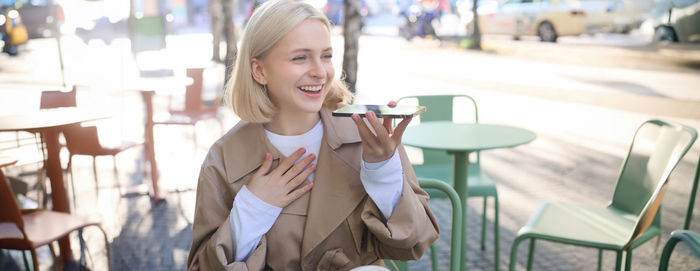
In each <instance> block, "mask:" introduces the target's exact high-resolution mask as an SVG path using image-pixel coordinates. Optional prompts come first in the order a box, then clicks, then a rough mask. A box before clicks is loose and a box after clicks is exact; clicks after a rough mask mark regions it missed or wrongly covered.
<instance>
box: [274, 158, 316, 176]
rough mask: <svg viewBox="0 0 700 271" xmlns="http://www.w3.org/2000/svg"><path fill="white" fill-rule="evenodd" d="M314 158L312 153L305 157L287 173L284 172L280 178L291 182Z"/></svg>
mask: <svg viewBox="0 0 700 271" xmlns="http://www.w3.org/2000/svg"><path fill="white" fill-rule="evenodd" d="M315 158H316V155H315V154H313V153H312V154H309V155H307V156H306V157H304V159H301V161H299V163H297V164H296V165H294V166H293V167H292V168H290V169H289V170H288V171H287V172H285V173H284V174H283V175H282V177H285V178H287V179H289V180H291V179H292V178H294V177H295V176H297V175H299V173H301V172H302V171H303V170H304V168H306V167H307V166H308V165H309V164H311V162H313V161H314V159H315Z"/></svg>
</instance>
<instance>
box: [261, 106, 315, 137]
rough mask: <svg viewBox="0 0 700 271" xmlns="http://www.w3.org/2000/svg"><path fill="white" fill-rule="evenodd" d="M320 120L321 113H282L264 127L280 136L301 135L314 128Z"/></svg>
mask: <svg viewBox="0 0 700 271" xmlns="http://www.w3.org/2000/svg"><path fill="white" fill-rule="evenodd" d="M320 119H321V116H320V115H319V113H311V114H308V113H303V114H287V113H281V112H280V113H277V115H275V117H273V118H272V121H270V122H268V123H265V124H264V125H263V126H264V127H265V129H266V130H268V131H270V132H273V133H275V134H278V135H285V136H292V135H301V134H304V133H306V132H308V131H309V130H311V128H314V126H315V125H316V123H318V121H319V120H320Z"/></svg>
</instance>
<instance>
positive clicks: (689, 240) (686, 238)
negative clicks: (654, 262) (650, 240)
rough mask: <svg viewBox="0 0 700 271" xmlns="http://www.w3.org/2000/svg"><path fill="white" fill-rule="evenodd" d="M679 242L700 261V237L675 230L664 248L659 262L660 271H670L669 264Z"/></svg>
mask: <svg viewBox="0 0 700 271" xmlns="http://www.w3.org/2000/svg"><path fill="white" fill-rule="evenodd" d="M678 242H682V243H683V244H684V245H685V246H686V247H687V248H688V250H690V252H692V253H693V255H695V257H697V258H698V259H700V235H698V234H697V233H695V232H692V231H689V230H675V231H673V232H672V233H671V238H669V240H668V242H666V245H665V246H664V251H663V252H662V253H661V260H660V261H659V271H666V270H668V263H669V260H670V258H671V253H673V249H674V248H675V247H676V245H677V244H678Z"/></svg>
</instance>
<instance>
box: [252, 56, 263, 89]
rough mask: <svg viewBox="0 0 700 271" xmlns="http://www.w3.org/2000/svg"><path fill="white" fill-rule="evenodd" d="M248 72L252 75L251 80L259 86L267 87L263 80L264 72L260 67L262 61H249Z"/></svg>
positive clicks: (254, 59) (255, 59)
mask: <svg viewBox="0 0 700 271" xmlns="http://www.w3.org/2000/svg"><path fill="white" fill-rule="evenodd" d="M250 71H251V73H252V74H253V79H254V80H255V81H256V82H258V84H261V85H267V80H266V79H265V70H264V69H263V66H262V61H260V59H257V58H253V60H251V61H250Z"/></svg>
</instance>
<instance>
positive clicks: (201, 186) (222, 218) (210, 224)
mask: <svg viewBox="0 0 700 271" xmlns="http://www.w3.org/2000/svg"><path fill="white" fill-rule="evenodd" d="M221 172H222V171H220V170H218V169H217V167H216V166H213V165H207V163H206V162H205V165H204V166H203V167H202V170H201V172H200V175H199V183H198V185H197V201H196V205H195V213H194V223H193V225H192V246H191V248H190V254H189V257H188V259H187V265H188V270H236V271H239V270H240V271H244V270H262V269H263V268H264V267H265V254H266V251H267V248H266V244H267V241H266V238H265V236H263V238H262V239H261V240H260V243H259V244H258V246H257V247H256V248H255V250H254V251H253V253H252V254H251V255H250V256H249V257H248V259H247V260H246V261H245V262H234V255H233V254H234V252H233V240H232V238H231V230H230V225H229V219H228V216H229V214H230V211H231V207H232V205H233V199H234V198H235V192H234V191H232V189H231V188H229V187H228V186H227V183H226V180H225V178H224V177H223V176H222V174H221Z"/></svg>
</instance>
